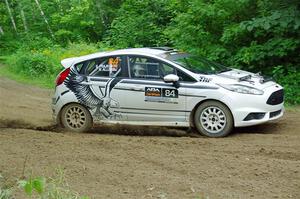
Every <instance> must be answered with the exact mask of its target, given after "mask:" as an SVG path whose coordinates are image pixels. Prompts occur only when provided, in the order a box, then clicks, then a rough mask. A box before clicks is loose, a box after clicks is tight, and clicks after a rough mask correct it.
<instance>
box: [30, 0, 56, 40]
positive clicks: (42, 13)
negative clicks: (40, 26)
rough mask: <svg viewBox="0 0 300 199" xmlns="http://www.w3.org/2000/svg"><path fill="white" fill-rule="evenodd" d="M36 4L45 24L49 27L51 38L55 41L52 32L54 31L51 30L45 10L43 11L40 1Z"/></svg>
mask: <svg viewBox="0 0 300 199" xmlns="http://www.w3.org/2000/svg"><path fill="white" fill-rule="evenodd" d="M35 3H36V5H37V6H38V8H39V10H40V13H41V16H42V17H43V18H44V22H45V24H46V25H47V29H48V31H49V33H50V35H51V37H52V38H53V39H55V37H54V34H53V32H52V30H51V27H50V25H49V22H48V20H47V18H46V16H45V13H44V12H43V10H42V7H41V4H40V3H39V1H38V0H35Z"/></svg>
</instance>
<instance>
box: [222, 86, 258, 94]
mask: <svg viewBox="0 0 300 199" xmlns="http://www.w3.org/2000/svg"><path fill="white" fill-rule="evenodd" d="M218 85H219V86H221V87H223V88H225V89H227V90H230V91H233V92H237V93H243V94H252V95H262V94H264V92H263V91H262V90H259V89H256V88H253V87H250V86H244V85H239V84H218Z"/></svg>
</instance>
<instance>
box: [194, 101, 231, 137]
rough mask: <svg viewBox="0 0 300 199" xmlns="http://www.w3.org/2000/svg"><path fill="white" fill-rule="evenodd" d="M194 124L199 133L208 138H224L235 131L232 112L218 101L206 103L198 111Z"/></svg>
mask: <svg viewBox="0 0 300 199" xmlns="http://www.w3.org/2000/svg"><path fill="white" fill-rule="evenodd" d="M194 123H195V127H196V128H197V130H198V132H199V133H201V134H202V135H205V136H208V137H224V136H226V135H228V134H229V133H230V132H231V131H232V129H233V117H232V114H231V112H230V110H229V109H228V108H227V107H226V106H225V105H224V104H222V103H220V102H217V101H206V102H204V103H202V104H201V105H200V106H199V107H198V108H197V110H196V112H195V115H194Z"/></svg>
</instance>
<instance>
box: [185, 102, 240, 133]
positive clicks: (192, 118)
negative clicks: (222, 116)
mask: <svg viewBox="0 0 300 199" xmlns="http://www.w3.org/2000/svg"><path fill="white" fill-rule="evenodd" d="M207 101H215V102H219V103H221V104H223V105H224V106H226V107H227V108H228V110H229V111H230V113H231V116H232V120H233V124H234V117H233V113H232V111H231V109H230V107H229V106H228V105H227V104H225V103H224V102H222V101H220V100H217V99H205V100H202V101H200V102H198V103H197V104H196V106H195V107H194V108H193V110H192V112H191V114H190V116H189V123H190V126H191V127H192V128H194V127H195V121H194V116H195V113H196V110H197V109H198V107H199V106H200V105H201V104H203V103H204V102H207Z"/></svg>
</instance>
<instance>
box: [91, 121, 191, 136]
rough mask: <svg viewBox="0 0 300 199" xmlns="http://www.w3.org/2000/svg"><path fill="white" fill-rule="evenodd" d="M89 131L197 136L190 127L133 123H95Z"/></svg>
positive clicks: (134, 134)
mask: <svg viewBox="0 0 300 199" xmlns="http://www.w3.org/2000/svg"><path fill="white" fill-rule="evenodd" d="M87 133H95V134H113V135H128V136H167V137H195V135H193V134H192V133H191V131H190V130H189V128H170V127H169V128H168V127H153V126H132V125H120V124H115V125H106V124H104V125H103V124H102V125H95V126H94V127H93V128H92V129H91V130H89V131H88V132H87Z"/></svg>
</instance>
